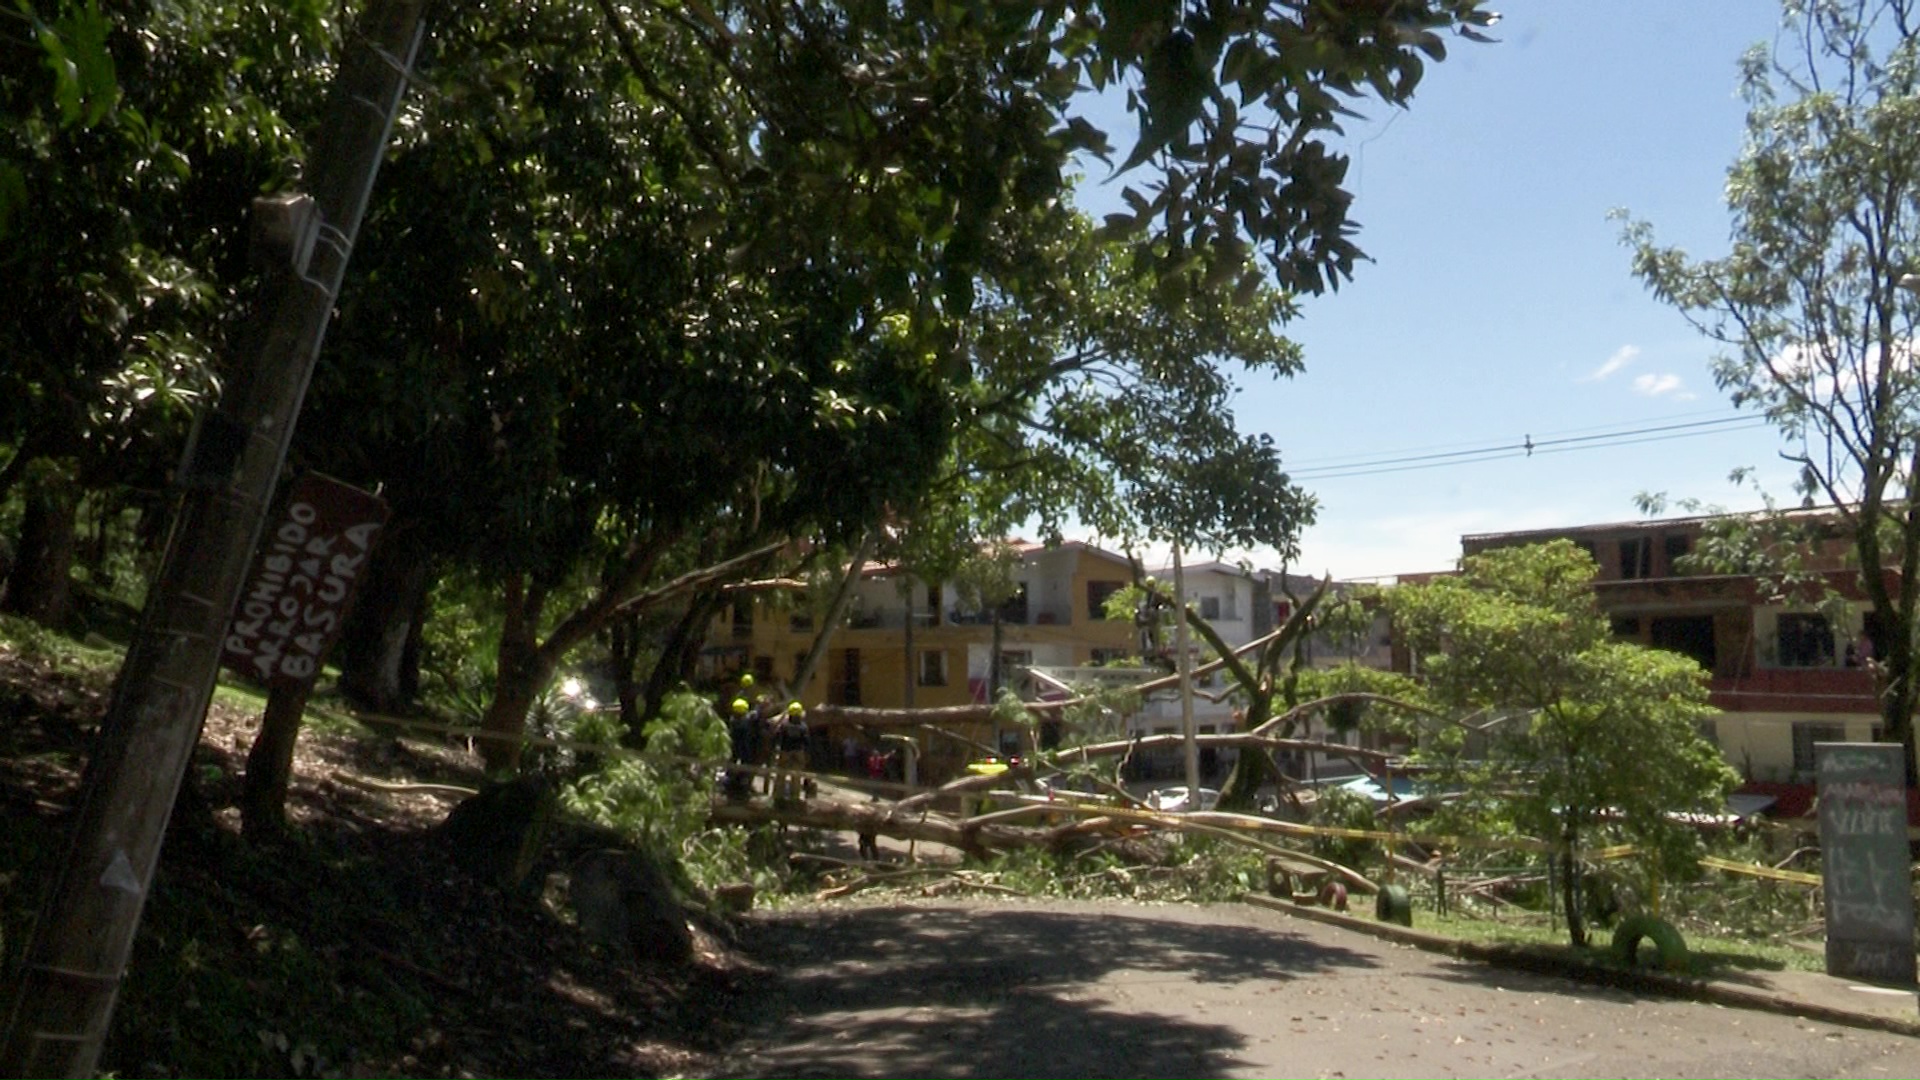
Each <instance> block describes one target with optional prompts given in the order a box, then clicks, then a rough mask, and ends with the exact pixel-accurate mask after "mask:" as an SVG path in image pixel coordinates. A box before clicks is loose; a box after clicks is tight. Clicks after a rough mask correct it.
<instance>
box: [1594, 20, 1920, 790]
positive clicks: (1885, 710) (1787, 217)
mask: <svg viewBox="0 0 1920 1080" xmlns="http://www.w3.org/2000/svg"><path fill="white" fill-rule="evenodd" d="M1783 10H1784V12H1785V18H1784V22H1783V28H1782V33H1781V36H1780V38H1779V39H1778V40H1777V41H1776V42H1775V43H1774V44H1772V45H1771V46H1764V45H1763V46H1756V47H1755V48H1754V49H1753V50H1752V51H1750V52H1749V53H1748V54H1747V55H1746V57H1745V58H1744V59H1743V61H1742V65H1741V92H1742V94H1743V96H1744V97H1745V99H1746V102H1747V139H1746V145H1745V147H1744V148H1743V149H1742V151H1741V153H1740V157H1739V158H1738V160H1736V161H1735V163H1734V165H1733V167H1732V169H1731V170H1730V171H1729V173H1728V181H1727V208H1728V211H1729V212H1730V214H1731V216H1732V232H1733V245H1732V250H1731V251H1730V252H1729V253H1727V254H1726V255H1724V256H1721V257H1719V258H1712V259H1695V258H1692V257H1690V256H1688V255H1687V254H1686V253H1685V252H1683V251H1680V250H1678V249H1675V248H1671V247H1662V246H1660V245H1659V244H1657V243H1656V242H1655V239H1654V233H1653V230H1652V227H1651V226H1650V225H1648V224H1647V223H1645V222H1631V223H1629V224H1628V225H1627V227H1626V229H1625V233H1624V239H1625V241H1626V243H1627V245H1628V246H1629V247H1630V248H1631V249H1632V251H1633V270H1634V273H1635V275H1636V276H1637V277H1639V278H1640V279H1641V281H1642V282H1644V283H1645V284H1646V286H1647V288H1648V289H1650V290H1651V291H1652V292H1653V294H1654V295H1655V296H1657V297H1659V298H1660V299H1662V300H1664V301H1666V302H1668V303H1670V304H1672V305H1673V306H1674V307H1675V308H1677V309H1678V310H1679V311H1680V312H1681V313H1682V314H1684V315H1685V316H1686V318H1687V319H1688V321H1689V322H1691V323H1692V324H1693V325H1694V326H1695V327H1696V328H1698V329H1699V330H1700V332H1701V333H1703V334H1704V335H1705V336H1706V337H1707V338H1709V339H1710V340H1712V341H1714V342H1715V343H1717V344H1719V345H1720V346H1722V347H1723V349H1724V351H1723V352H1722V353H1721V354H1720V355H1719V357H1718V358H1717V359H1716V361H1715V365H1714V377H1715V380H1716V381H1717V382H1718V383H1719V385H1720V387H1721V389H1723V390H1725V391H1727V393H1728V394H1729V396H1730V397H1731V398H1732V400H1733V402H1734V404H1735V405H1737V406H1740V407H1743V408H1749V409H1753V410H1755V411H1757V412H1760V413H1761V414H1763V415H1765V416H1766V417H1767V418H1768V419H1769V420H1770V421H1772V423H1773V424H1774V425H1775V426H1776V427H1778V428H1779V429H1780V432H1781V434H1782V435H1783V436H1784V437H1785V439H1786V442H1787V444H1788V449H1787V450H1785V451H1783V456H1784V457H1786V459H1787V460H1788V461H1790V462H1792V463H1794V464H1795V465H1797V466H1798V468H1799V478H1798V483H1797V487H1798V489H1799V490H1798V494H1800V495H1802V496H1804V498H1805V499H1806V500H1807V502H1808V504H1809V505H1822V506H1824V507H1825V508H1826V509H1827V510H1828V511H1830V512H1831V513H1832V514H1833V516H1834V517H1835V518H1836V519H1837V520H1838V521H1839V522H1840V523H1841V525H1842V526H1843V528H1844V529H1845V530H1846V532H1847V533H1848V534H1849V535H1850V536H1851V537H1852V540H1853V548H1854V554H1855V555H1856V556H1857V559H1858V566H1859V569H1860V570H1861V575H1860V579H1859V580H1860V587H1861V589H1862V591H1863V593H1864V596H1865V598H1866V600H1867V602H1868V605H1869V606H1870V608H1871V611H1872V614H1871V615H1870V616H1869V619H1870V622H1869V633H1870V635H1871V637H1872V638H1873V644H1874V648H1875V651H1876V655H1877V656H1878V657H1879V660H1880V665H1879V671H1880V673H1881V676H1882V681H1883V691H1882V693H1881V702H1882V715H1883V718H1884V727H1885V730H1886V738H1888V739H1889V740H1896V741H1902V742H1904V743H1906V745H1907V748H1908V777H1909V783H1910V784H1911V783H1912V780H1913V725H1912V717H1913V713H1914V710H1915V708H1916V705H1920V684H1916V681H1915V655H1916V647H1917V644H1916V629H1917V628H1920V514H1916V513H1915V512H1914V508H1915V507H1916V506H1917V505H1920V487H1916V485H1920V380H1916V373H1915V370H1914V364H1913V338H1914V332H1915V325H1916V320H1917V319H1920V298H1916V297H1915V295H1914V293H1913V292H1912V287H1913V281H1914V280H1916V279H1913V278H1910V277H1909V275H1911V274H1913V273H1914V272H1915V271H1916V270H1917V269H1920V256H1917V255H1916V251H1920V247H1916V242H1917V241H1920V147H1916V146H1915V144H1914V141H1913V138H1912V136H1911V132H1912V131H1913V130H1914V125H1915V124H1916V122H1920V41H1916V30H1917V29H1920V28H1917V27H1916V24H1915V16H1916V9H1915V6H1914V4H1913V3H1911V0H1848V2H1844V3H1834V2H1819V3H1800V2H1797V0H1796V2H1791V3H1787V4H1786V5H1785V6H1784V8H1783ZM1889 571H1893V572H1894V573H1888V572H1889Z"/></svg>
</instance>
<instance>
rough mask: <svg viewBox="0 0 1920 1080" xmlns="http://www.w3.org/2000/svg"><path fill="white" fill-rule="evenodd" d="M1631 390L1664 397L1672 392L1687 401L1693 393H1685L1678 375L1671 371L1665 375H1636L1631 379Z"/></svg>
mask: <svg viewBox="0 0 1920 1080" xmlns="http://www.w3.org/2000/svg"><path fill="white" fill-rule="evenodd" d="M1633 392H1634V393H1636V394H1640V395H1642V396H1644V397H1665V396H1666V395H1668V394H1673V395H1674V396H1675V397H1677V398H1679V399H1680V400H1681V401H1688V400H1691V399H1692V398H1693V395H1692V394H1689V393H1687V392H1686V390H1685V388H1684V387H1682V386H1681V384H1680V376H1678V375H1674V374H1671V373H1669V374H1666V375H1654V374H1646V375H1636V376H1634V379H1633Z"/></svg>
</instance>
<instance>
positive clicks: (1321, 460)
mask: <svg viewBox="0 0 1920 1080" xmlns="http://www.w3.org/2000/svg"><path fill="white" fill-rule="evenodd" d="M1703 417H1713V419H1718V421H1720V423H1736V421H1741V419H1753V417H1740V415H1726V409H1697V411H1692V413H1674V415H1670V417H1667V419H1665V421H1663V423H1678V421H1695V419H1703ZM1622 425H1624V421H1615V423H1601V425H1586V427H1569V429H1555V430H1544V432H1540V434H1542V436H1544V438H1559V436H1571V434H1590V432H1613V434H1630V432H1634V430H1640V429H1626V427H1622ZM1523 446H1524V444H1523ZM1536 446H1538V444H1536ZM1461 448H1478V450H1482V452H1484V450H1486V448H1484V446H1482V444H1480V442H1478V440H1459V442H1432V444H1427V446H1404V448H1398V450H1382V452H1369V454H1332V455H1321V457H1302V459H1296V461H1294V465H1296V467H1302V469H1334V467H1340V469H1346V467H1356V469H1357V467H1365V465H1388V463H1392V461H1396V459H1398V457H1392V459H1380V454H1394V455H1423V454H1438V452H1450V450H1461Z"/></svg>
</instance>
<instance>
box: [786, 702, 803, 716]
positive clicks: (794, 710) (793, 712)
mask: <svg viewBox="0 0 1920 1080" xmlns="http://www.w3.org/2000/svg"><path fill="white" fill-rule="evenodd" d="M806 711H807V707H806V706H805V705H802V704H800V703H799V702H797V701H789V702H787V715H788V716H799V715H800V714H801V713H803V712H806Z"/></svg>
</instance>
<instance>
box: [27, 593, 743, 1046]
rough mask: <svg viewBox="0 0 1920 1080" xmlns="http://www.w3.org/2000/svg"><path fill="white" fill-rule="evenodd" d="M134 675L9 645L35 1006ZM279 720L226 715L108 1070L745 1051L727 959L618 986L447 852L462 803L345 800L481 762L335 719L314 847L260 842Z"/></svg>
mask: <svg viewBox="0 0 1920 1080" xmlns="http://www.w3.org/2000/svg"><path fill="white" fill-rule="evenodd" d="M118 659H119V658H118V655H117V654H116V653H114V652H113V651H112V650H110V649H90V648H84V647H77V646H75V645H74V644H73V643H71V642H67V641H65V640H64V639H59V638H55V637H52V636H50V635H46V634H43V633H38V632H34V631H30V630H25V629H24V628H23V627H22V626H21V625H20V624H18V623H7V624H4V625H0V965H3V966H0V976H4V977H0V987H4V986H11V985H13V984H14V981H15V980H14V978H13V977H12V973H13V972H14V971H16V970H17V968H18V965H19V964H20V962H21V956H22V953H23V952H24V950H25V946H26V941H27V936H28V933H29V931H30V927H31V922H32V917H33V909H34V907H35V905H37V903H38V902H39V895H40V892H41V887H42V885H43V883H44V882H45V880H46V875H47V874H49V873H50V871H51V869H52V868H53V867H55V866H57V865H58V859H59V858H60V857H61V856H62V854H63V849H64V842H65V841H64V829H65V824H66V821H67V819H68V815H69V812H70V810H71V807H72V806H73V804H74V801H75V796H76V794H77V792H78V789H79V770H80V768H81V765H82V762H83V755H84V752H85V748H86V744H87V740H88V738H89V737H90V734H91V732H92V730H93V729H94V725H95V724H96V723H97V721H98V718H99V716H100V714H101V712H102V710H103V707H104V697H105V693H106V690H107V687H108V686H109V684H110V682H111V679H112V675H113V671H114V669H115V668H116V667H117V664H118ZM259 707H260V701H259V698H258V697H257V695H249V694H247V693H246V692H244V691H225V690H223V691H222V692H221V694H220V695H219V696H218V697H217V699H216V702H215V705H214V708H213V710H212V712H211V714H210V716H209V718H208V724H207V728H206V731H205V733H204V734H203V737H202V741H201V746H200V749H199V751H198V752H197V754H196V756H195V759H194V764H193V767H192V769H191V772H190V776H189V786H190V790H189V792H188V793H187V795H186V796H185V797H183V799H182V801H181V804H180V805H179V806H178V807H177V808H176V811H175V813H174V818H173V822H172V824H171V826H170V828H169V833H168V838H167V844H166V848H165V850H164V852H163V854H162V858H161V866H160V869H159V873H158V876H157V878H156V881H155V886H154V890H153V894H152V898H151V900H150V901H149V903H148V904H147V907H146V912H145V917H144V920H143V922H142V925H141V932H140V936H139V938H138V940H137V942H136V945H135V949H134V956H133V960H132V965H131V968H130V972H129V975H128V978H127V980H126V982H125V984H124V986H123V990H122V994H121V998H120V1003H119V1007H118V1009H117V1011H116V1014H115V1020H114V1027H113V1031H112V1033H111V1036H110V1038H109V1041H108V1045H107V1048H106V1052H105V1056H104V1059H103V1061H102V1068H103V1069H105V1070H107V1071H108V1072H110V1073H113V1074H118V1075H145V1076H153V1075H188V1076H219V1075H229V1076H230V1075H256V1076H258V1075H267V1076H289V1075H415V1076H457V1075H597V1076H612V1075H641V1076H644V1075H660V1074H666V1073H674V1072H682V1071H686V1070H688V1069H690V1068H697V1067H698V1064H699V1063H700V1062H701V1061H702V1060H704V1059H705V1058H706V1055H707V1054H708V1053H710V1052H711V1051H713V1050H715V1049H717V1048H718V1047H719V1046H720V1045H721V1044H722V1043H723V1042H724V1041H725V1039H726V1038H727V1036H728V1032H729V1031H730V1030H732V1028H733V1024H732V1023H731V1021H730V1010H731V1008H732V1007H733V1005H734V1003H735V1001H736V1000H737V999H738V997H739V994H738V993H737V986H738V984H737V972H738V967H737V965H736V964H734V963H733V962H732V961H730V960H729V959H727V958H726V957H725V956H724V955H723V954H720V953H719V952H718V951H716V950H713V949H711V948H710V949H709V950H708V951H707V952H706V953H704V954H703V958H702V962H701V963H700V964H698V965H696V966H695V967H693V968H691V969H688V970H685V971H661V970H646V969H640V970H634V969H630V968H623V967H621V966H619V965H616V964H614V963H612V962H611V961H609V960H608V959H606V958H605V957H603V956H601V955H599V954H598V953H597V952H596V951H594V950H593V949H591V948H590V947H588V946H587V944H586V943H585V942H584V941H582V940H581V939H580V937H579V936H578V935H577V933H576V932H575V931H574V929H573V928H572V927H571V926H570V925H568V924H567V922H566V920H565V918H564V917H563V916H562V915H561V914H560V908H559V906H558V905H557V904H555V903H553V902H552V901H551V898H548V897H544V896H531V895H530V896H508V895H502V894H501V893H499V892H498V891H497V890H493V889H490V888H488V887H485V886H483V885H481V884H479V883H477V882H475V881H473V880H472V879H471V878H469V877H468V876H467V875H465V874H464V873H462V872H461V871H460V870H459V869H458V868H457V867H455V866H453V865H452V864H450V863H449V862H448V861H447V860H446V859H445V858H444V856H443V855H442V854H441V852H440V850H439V846H438V844H437V843H436V841H435V839H434V837H433V836H432V834H431V832H430V829H431V827H432V826H433V825H434V824H435V823H437V822H438V821H439V820H440V819H441V818H442V817H444V815H445V812H446V809H447V807H448V806H449V805H450V800H448V799H447V798H446V797H444V796H431V795H388V794H381V793H373V792H367V791H362V790H359V789H356V788H351V787H347V786H344V785H340V784H336V783H334V782H332V781H331V780H330V779H329V776H330V775H331V773H332V772H333V771H334V770H346V771H351V772H353V773H356V774H359V775H363V776H372V777H378V778H386V779H395V780H408V779H443V780H453V781H455V782H468V783H471V782H472V780H473V778H472V776H471V774H470V773H466V774H464V775H463V770H467V769H469V768H470V766H469V765H468V763H467V761H466V758H465V755H462V754H455V753H453V752H451V751H448V750H445V749H442V748H435V747H431V746H425V745H422V744H408V745H402V744H401V743H399V742H398V741H395V740H392V739H385V738H381V737H379V736H376V735H374V734H372V733H370V732H367V731H366V730H364V729H362V728H360V727H359V726H358V725H355V724H351V723H349V722H345V721H343V720H341V719H339V718H337V717H336V718H333V719H331V720H328V719H326V718H325V717H324V715H323V716H322V718H321V720H320V722H318V723H315V724H312V725H310V728H309V730H308V731H307V732H306V733H304V734H303V736H302V746H301V753H300V758H299V761H298V762H297V766H296V776H295V783H294V790H293V793H292V796H291V798H290V800H289V809H290V816H291V818H292V819H293V821H294V822H295V829H294V834H293V836H292V838H291V839H289V840H287V841H285V842H279V843H274V844H270V845H250V844H248V843H246V842H245V841H243V840H242V839H241V838H240V836H239V831H238V815H237V812H236V811H235V810H234V809H233V806H232V804H233V799H234V797H235V796H236V795H237V792H238V780H237V778H238V775H239V769H240V766H241V763H242V761H243V760H244V758H245V754H246V748H247V746H248V744H249V740H250V739H251V735H252V729H253V725H254V723H255V722H256V718H257V716H258V711H259ZM542 869H543V870H545V871H557V870H559V869H560V867H559V866H558V865H557V864H556V865H549V866H545V867H543V868H542ZM536 876H537V877H538V878H540V879H542V880H544V879H545V876H544V875H536ZM708 945H709V946H711V945H712V943H711V941H709V942H708Z"/></svg>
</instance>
